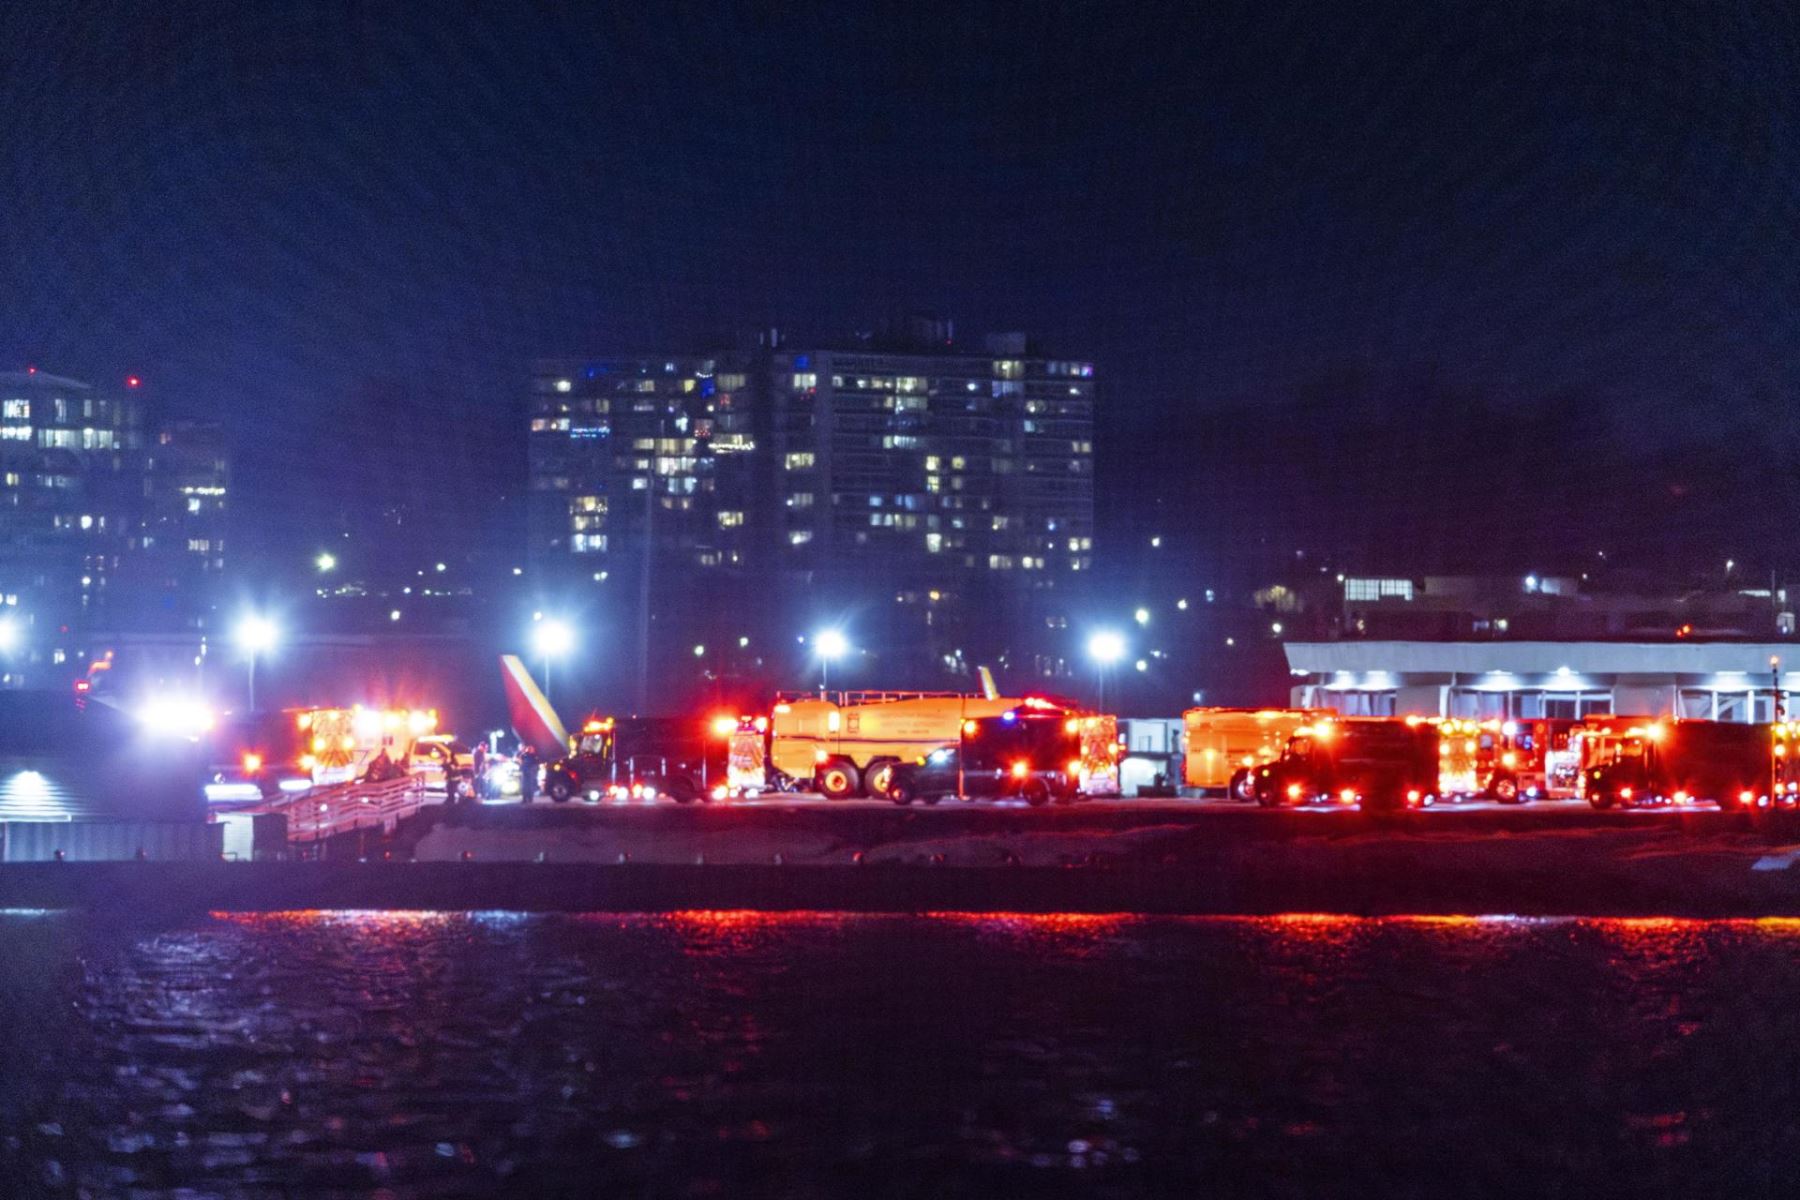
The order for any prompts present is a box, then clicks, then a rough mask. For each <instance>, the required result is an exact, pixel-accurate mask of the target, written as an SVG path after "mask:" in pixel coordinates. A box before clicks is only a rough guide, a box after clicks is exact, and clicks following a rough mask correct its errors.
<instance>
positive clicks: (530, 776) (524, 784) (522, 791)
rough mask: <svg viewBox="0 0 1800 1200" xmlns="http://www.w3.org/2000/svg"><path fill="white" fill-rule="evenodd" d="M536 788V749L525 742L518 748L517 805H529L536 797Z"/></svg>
mask: <svg viewBox="0 0 1800 1200" xmlns="http://www.w3.org/2000/svg"><path fill="white" fill-rule="evenodd" d="M537 787H538V752H537V747H536V746H533V745H532V744H531V743H530V742H526V743H525V744H524V745H523V746H520V747H519V803H520V804H530V803H531V801H532V800H533V799H534V798H535V797H536V796H537Z"/></svg>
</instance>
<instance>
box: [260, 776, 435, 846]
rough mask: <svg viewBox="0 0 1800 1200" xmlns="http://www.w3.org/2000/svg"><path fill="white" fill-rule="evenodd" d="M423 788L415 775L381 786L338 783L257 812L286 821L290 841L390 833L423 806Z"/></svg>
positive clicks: (280, 800)
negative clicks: (372, 831) (360, 831)
mask: <svg viewBox="0 0 1800 1200" xmlns="http://www.w3.org/2000/svg"><path fill="white" fill-rule="evenodd" d="M425 800H426V793H425V785H424V784H423V783H422V782H420V780H419V779H418V778H417V777H416V776H408V777H406V778H402V779H389V780H384V781H383V782H381V783H339V784H333V785H331V786H329V787H317V788H313V789H311V790H310V791H305V792H300V793H297V794H295V795H293V796H282V797H280V798H278V799H275V800H270V801H268V802H267V803H265V804H262V805H260V806H258V807H257V808H256V809H255V810H254V811H256V812H259V813H280V814H281V815H282V816H284V817H286V818H287V837H288V841H290V842H316V841H319V840H320V839H322V838H328V837H335V836H337V835H338V834H341V833H354V832H355V831H357V830H358V829H377V828H378V829H381V830H383V831H389V832H391V831H392V830H393V828H394V826H396V825H398V824H399V823H400V822H401V821H402V820H404V819H405V818H407V817H410V816H412V815H413V814H414V813H416V812H418V811H419V809H420V808H421V807H423V806H424V804H425Z"/></svg>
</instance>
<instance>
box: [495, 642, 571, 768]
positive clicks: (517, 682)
mask: <svg viewBox="0 0 1800 1200" xmlns="http://www.w3.org/2000/svg"><path fill="white" fill-rule="evenodd" d="M500 680H501V682H502V683H503V684H504V685H505V686H506V712H507V715H508V716H509V717H510V718H511V719H512V728H513V733H515V734H517V735H518V738H519V740H520V741H521V742H527V743H529V744H530V745H533V746H535V747H537V751H538V753H539V754H541V755H546V756H549V757H557V756H560V755H562V754H565V753H567V752H568V749H569V733H568V730H566V729H564V728H563V723H562V718H560V717H558V716H557V715H556V710H555V709H554V708H551V707H550V701H549V698H548V697H546V696H545V695H544V693H543V692H542V690H540V689H539V688H538V685H537V681H536V680H534V679H532V677H531V672H530V671H529V670H527V669H526V667H525V664H524V663H522V662H520V661H519V657H518V655H516V654H502V655H501V656H500Z"/></svg>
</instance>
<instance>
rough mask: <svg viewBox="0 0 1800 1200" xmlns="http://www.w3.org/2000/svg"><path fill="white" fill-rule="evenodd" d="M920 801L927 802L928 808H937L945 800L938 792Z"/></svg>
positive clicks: (922, 797) (923, 797) (921, 797)
mask: <svg viewBox="0 0 1800 1200" xmlns="http://www.w3.org/2000/svg"><path fill="white" fill-rule="evenodd" d="M919 799H921V800H923V801H924V802H925V805H926V807H928V808H936V807H937V805H938V804H939V802H940V801H942V800H943V796H941V795H939V794H938V793H936V792H933V793H932V794H931V795H929V796H920V797H919Z"/></svg>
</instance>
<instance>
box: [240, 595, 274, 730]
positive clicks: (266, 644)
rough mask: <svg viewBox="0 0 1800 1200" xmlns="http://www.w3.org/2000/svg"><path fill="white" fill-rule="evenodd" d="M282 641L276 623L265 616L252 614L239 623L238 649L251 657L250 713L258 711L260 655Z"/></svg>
mask: <svg viewBox="0 0 1800 1200" xmlns="http://www.w3.org/2000/svg"><path fill="white" fill-rule="evenodd" d="M280 640H281V633H280V631H279V630H277V629H276V628H275V622H273V621H271V620H269V618H267V617H264V616H259V615H257V614H254V613H252V614H251V615H250V616H247V617H245V618H244V619H243V620H241V621H239V622H238V627H237V644H238V649H240V650H242V651H243V652H244V653H245V654H247V655H249V656H250V711H251V712H255V711H256V660H257V657H258V656H259V655H263V654H267V653H268V652H269V651H271V650H273V649H274V648H275V643H276V642H278V641H280Z"/></svg>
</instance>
